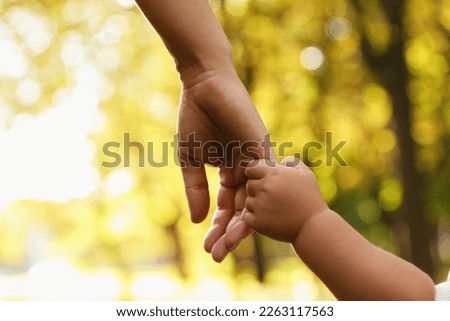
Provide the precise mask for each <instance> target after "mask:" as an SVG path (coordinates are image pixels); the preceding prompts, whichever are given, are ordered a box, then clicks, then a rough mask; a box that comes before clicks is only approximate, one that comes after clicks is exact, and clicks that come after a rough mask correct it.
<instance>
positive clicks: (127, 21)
mask: <svg viewBox="0 0 450 321" xmlns="http://www.w3.org/2000/svg"><path fill="white" fill-rule="evenodd" d="M394 2H395V3H399V4H402V5H403V7H402V11H401V18H402V19H401V24H398V23H397V24H396V23H392V19H391V20H390V12H387V11H386V6H385V5H383V4H384V1H380V0H373V1H345V0H338V1H312V0H278V1H275V0H270V1H269V0H228V1H225V0H214V1H212V2H211V3H212V6H213V8H214V10H215V12H216V14H217V16H218V18H219V19H220V21H221V23H222V25H223V27H224V29H225V31H226V33H227V35H228V37H229V39H230V42H231V44H232V47H233V52H234V56H235V61H236V67H237V69H238V72H239V75H240V77H241V79H242V80H243V82H244V84H245V85H246V86H247V88H248V90H249V92H250V94H251V96H252V98H253V100H254V102H255V105H256V106H257V108H258V110H259V112H260V113H261V116H262V118H263V120H264V122H265V123H266V125H267V128H268V129H269V131H270V132H271V135H272V140H273V141H276V142H283V141H292V142H293V144H294V147H293V148H291V149H288V150H287V152H288V153H287V154H289V155H292V154H294V153H296V152H299V151H300V150H301V147H302V146H303V145H304V144H306V143H307V142H310V141H319V142H323V141H324V140H325V133H326V132H332V133H333V140H334V141H340V140H343V141H347V143H346V145H345V147H344V148H343V149H342V150H341V156H342V157H343V158H344V159H345V161H346V162H347V163H348V166H347V167H341V166H339V165H338V164H336V163H333V166H325V165H322V166H319V167H317V168H315V169H314V171H315V174H316V175H317V177H318V180H319V183H320V186H321V189H322V192H323V195H324V197H325V199H326V201H327V202H328V203H329V204H330V206H331V207H332V208H333V209H335V210H336V211H338V212H339V213H340V214H341V215H342V216H343V217H344V218H345V219H346V220H347V221H348V222H349V223H350V224H351V225H352V226H354V227H355V228H356V229H357V230H358V231H360V232H361V233H362V234H363V235H364V236H365V237H367V238H368V239H369V240H370V241H372V242H373V243H375V244H377V245H378V246H380V247H382V248H385V249H387V250H389V251H391V252H393V253H396V254H398V255H401V256H403V257H405V258H406V259H409V260H412V255H411V251H412V248H411V247H412V246H411V241H410V240H411V239H412V238H414V237H415V236H414V235H411V230H410V228H409V225H408V222H406V221H405V217H404V216H402V215H401V208H402V206H403V205H404V204H403V203H404V202H405V199H407V198H405V195H404V192H405V190H407V189H405V186H404V182H405V180H404V179H403V178H402V177H403V176H402V175H404V174H405V172H404V171H403V167H402V165H401V164H402V163H401V162H400V161H399V159H400V154H401V151H402V150H401V149H400V148H399V144H401V139H400V138H399V130H398V128H399V126H398V124H399V122H404V123H405V124H406V125H407V127H406V128H407V129H409V133H408V134H409V137H410V138H411V143H412V147H413V157H412V158H411V159H409V160H408V161H409V162H410V163H411V164H412V165H413V168H414V171H415V174H417V177H418V180H417V181H416V183H417V182H420V187H421V192H420V193H421V202H422V203H421V204H422V205H423V208H424V218H423V219H424V220H425V222H426V224H427V226H428V227H429V228H428V229H427V233H428V234H427V238H426V241H427V242H428V243H427V244H426V245H425V246H426V247H427V248H428V249H429V255H430V258H431V259H432V262H433V265H434V272H433V274H434V275H433V277H434V279H435V280H436V282H438V281H441V280H442V279H443V278H444V275H446V274H447V271H448V269H449V268H450V198H449V194H448V193H449V190H450V162H449V141H450V108H449V107H450V100H449V98H450V97H449V93H450V77H449V63H450V61H449V58H450V54H449V52H450V51H449V50H450V49H449V44H450V43H449V37H448V36H449V33H450V1H448V0H439V1H426V0H408V1H394ZM0 10H1V12H2V16H1V17H0V60H1V61H0V83H1V86H0V93H1V96H0V115H1V117H0V148H1V154H0V155H1V156H0V158H3V159H8V154H9V157H12V156H11V155H25V156H24V157H25V160H23V159H22V160H20V161H19V160H17V159H12V161H11V160H10V162H9V163H8V162H6V163H5V162H3V163H2V162H0V165H1V166H3V169H2V170H1V171H0V172H1V173H2V175H3V174H4V173H8V172H13V173H14V175H13V174H11V175H10V176H5V177H6V178H5V179H3V183H1V184H0V187H1V189H2V191H1V193H2V194H4V197H3V199H1V198H0V199H1V200H2V202H0V205H1V206H0V235H1V240H0V273H1V275H0V283H1V282H3V283H1V284H9V283H11V284H16V283H14V282H15V281H14V280H15V278H17V277H18V279H20V278H21V277H23V278H24V280H25V281H24V282H25V283H26V282H32V280H34V279H33V275H38V276H39V277H41V276H42V277H43V280H47V279H45V275H47V274H45V272H39V271H41V270H45V266H44V267H42V264H41V265H39V264H40V263H39V262H41V263H42V262H47V263H48V262H50V263H51V262H53V263H55V262H56V263H55V264H54V265H53V268H55V271H60V270H61V271H66V272H67V271H69V272H67V273H68V274H67V275H68V276H71V275H75V274H74V273H75V272H74V271H75V270H76V271H78V272H77V273H82V274H83V275H85V276H86V275H90V276H97V279H96V280H105V281H104V282H105V283H98V284H110V285H111V284H116V283H117V289H118V290H111V291H109V293H115V294H114V295H113V297H112V298H120V299H136V298H156V299H158V298H162V299H164V298H171V299H177V298H185V299H189V298H194V299H195V298H200V299H206V298H219V299H220V298H233V299H270V300H273V299H293V298H294V299H331V298H332V296H331V295H330V294H329V293H328V291H327V290H326V289H325V288H324V287H323V286H322V285H321V284H320V282H319V281H318V280H317V279H316V278H315V277H314V276H313V275H312V274H311V272H309V271H308V270H307V268H306V267H305V266H304V265H303V264H302V262H300V261H299V260H298V259H297V258H296V257H295V255H294V254H293V252H292V251H291V249H290V248H289V246H288V245H286V244H280V243H277V242H274V241H271V240H268V239H264V238H260V237H253V238H248V239H247V240H245V241H244V242H243V243H242V244H241V245H240V247H238V248H237V249H236V251H235V253H234V254H233V255H232V256H230V257H229V258H227V259H226V261H225V262H224V263H222V264H220V265H218V264H216V263H214V262H213V261H212V259H211V258H210V256H209V255H208V254H206V253H204V251H203V248H202V238H203V235H204V233H205V232H206V230H207V228H208V224H209V221H208V220H207V222H204V223H202V224H199V225H194V224H192V223H191V222H190V221H189V215H188V210H187V206H186V201H185V199H184V190H183V184H182V179H181V174H180V170H179V168H178V167H177V166H176V164H175V163H174V162H173V161H172V160H173V158H174V155H173V149H172V148H169V153H170V157H169V165H168V166H166V167H162V168H154V167H150V166H145V167H144V168H140V167H139V166H138V158H137V155H132V159H131V166H130V167H129V168H123V167H120V168H107V167H103V166H101V164H102V162H103V161H105V160H106V158H105V155H104V154H103V150H102V147H103V145H104V144H105V143H107V142H110V141H117V142H123V135H124V133H130V137H131V139H132V140H133V141H136V142H141V143H142V144H146V142H153V143H154V147H155V154H156V155H160V154H161V153H162V150H161V149H162V146H163V142H172V141H173V137H174V135H175V134H176V113H177V104H178V97H179V92H180V83H179V81H178V75H177V73H176V71H175V68H174V64H173V62H172V59H171V57H170V55H169V54H168V53H167V51H166V49H165V48H164V46H163V44H162V42H161V40H160V39H159V37H158V35H157V34H156V32H155V31H154V30H153V29H152V27H151V26H150V25H149V24H148V22H147V21H146V20H145V18H144V17H143V15H142V14H141V13H140V12H139V10H138V9H137V8H136V6H135V5H134V3H133V1H128V0H117V1H113V0H90V1H76V0H71V1H48V0H46V1H44V0H42V1H28V2H23V1H18V0H16V1H15V0H6V1H0ZM400 38H401V41H402V44H403V46H402V55H401V57H400V58H401V59H402V60H399V62H401V63H404V68H406V71H407V77H406V81H405V84H404V85H405V86H404V87H403V88H401V87H400V90H401V91H405V92H406V93H407V97H408V103H407V108H408V112H409V115H410V118H409V119H402V118H401V117H400V118H395V117H394V116H395V115H396V114H395V108H396V105H395V99H393V97H392V92H393V90H392V88H391V87H389V84H388V83H387V82H385V81H383V79H382V78H380V77H378V75H380V73H377V69H376V67H377V66H376V65H374V62H373V61H375V60H376V58H379V57H384V55H385V54H386V53H387V52H389V50H390V49H391V48H393V47H394V44H395V43H396V42H398V41H399V39H400ZM370 57H372V58H373V59H372V60H373V61H371V60H370V59H369V58H370ZM383 63H385V64H386V65H388V66H390V67H392V69H391V70H390V71H391V72H392V73H396V72H401V70H402V65H401V64H396V63H393V62H392V61H384V62H383ZM378 67H379V66H378ZM399 85H400V86H401V85H402V84H399ZM77 95H87V96H86V97H87V98H86V99H84V100H83V99H81V100H77V98H76V96H77ZM89 95H90V96H89ZM70 101H72V105H70V104H69V105H70V106H69V107H67V108H66V109H58V108H60V107H58V106H61V105H64V104H66V103H67V102H70ZM89 106H91V107H89ZM84 107H85V108H84ZM61 108H62V107H61ZM89 108H90V109H89ZM52 110H53V111H56V110H59V111H60V113H59V114H58V113H57V114H56V116H55V117H56V118H55V121H56V123H59V124H60V125H59V126H54V127H51V130H49V131H48V136H45V135H44V136H43V137H40V136H37V137H36V136H34V135H35V134H36V133H39V132H40V129H39V128H41V127H39V126H38V125H36V126H37V127H36V128H34V127H32V126H33V124H34V123H33V122H35V123H36V124H38V123H39V119H44V118H45V117H50V116H49V115H51V114H50V113H51V112H52ZM64 110H66V111H67V113H68V115H69V116H67V113H66V116H64V113H65V112H64ZM84 110H86V113H84V114H83V113H82V111H84ZM61 111H62V113H61ZM71 113H73V115H74V116H73V118H72V116H71V115H72V114H71ZM80 113H81V114H80ZM75 116H76V117H80V118H76V117H75ZM58 117H59V118H58ZM24 119H25V120H26V121H27V122H25V123H20V121H22V122H23V121H24ZM20 124H22V125H23V126H31V127H29V128H28V129H27V127H25V129H23V131H22V133H24V134H23V135H25V139H24V140H21V139H18V138H17V137H18V136H13V135H12V133H13V132H19V129H20ZM24 124H25V125H24ZM44 124H45V122H44ZM52 124H55V123H52ZM83 124H84V125H83ZM77 126H81V127H77ZM83 126H84V127H83ZM30 128H31V129H30ZM33 128H34V129H33ZM42 128H46V126H45V125H43V127H42ZM80 128H81V129H80ZM33 130H34V131H33ZM80 132H83V133H85V134H86V135H84V136H83V135H82V134H81V135H79V136H77V133H80ZM62 133H65V134H62ZM67 133H69V134H70V135H69V136H70V137H75V138H73V139H74V142H82V144H83V145H82V146H84V147H80V148H78V147H77V146H78V145H76V144H75V145H70V143H71V141H70V140H69V141H67V140H64V137H67ZM72 134H73V135H72ZM8 135H9V136H8ZM23 135H22V136H23ZM10 136H11V137H13V138H11V137H10ZM8 137H9V138H8ZM14 137H16V138H14ZM46 137H47V138H48V141H47V143H48V142H51V145H50V146H48V144H47V145H46V141H45V140H43V139H45V138H46ZM8 139H10V141H9V143H8ZM14 139H16V140H14ZM66 145H68V146H66ZM11 146H12V147H11ZM86 146H87V147H86ZM169 146H170V145H169ZM31 147H32V148H31ZM8 148H9V149H8ZM11 148H16V149H20V150H21V151H22V152H23V153H24V154H20V153H19V154H16V153H11ZM27 150H29V151H30V152H29V153H26V151H27ZM24 151H25V152H24ZM133 152H134V153H137V149H133ZM77 153H80V154H83V153H84V154H83V155H85V160H86V159H87V163H89V164H90V167H89V166H88V167H89V168H90V169H89V168H87V169H84V170H80V172H79V174H74V175H72V176H68V178H67V177H66V175H69V174H70V172H71V171H72V170H73V168H72V167H70V166H69V165H70V164H71V161H70V160H71V159H73V158H74V157H78V156H79V155H78V156H77V155H75V154H77ZM51 155H59V157H60V158H58V160H59V163H58V164H59V165H58V166H62V168H60V169H58V170H57V169H55V168H54V167H52V166H53V165H52V166H49V165H48V164H49V162H50V164H51V161H49V160H48V159H47V158H46V157H51ZM311 156H312V157H321V156H323V155H321V154H320V152H318V153H317V154H315V155H311ZM17 157H18V156H17ZM80 157H81V156H80ZM155 158H156V161H158V160H160V159H158V157H155ZM80 159H82V158H80ZM37 160H41V161H42V162H43V163H39V162H38V161H37ZM77 162H78V161H77ZM80 162H81V161H80ZM22 164H24V165H22ZM27 167H28V168H29V170H26V168H27ZM89 170H92V171H91V172H89ZM40 171H42V173H44V174H45V176H36V177H32V176H30V175H31V174H30V173H33V172H38V173H39V172H40ZM89 173H90V174H89ZM5 175H6V174H5ZM52 175H54V176H58V177H59V178H60V179H59V180H55V179H53V178H51V177H50V176H52ZM208 175H209V179H210V189H211V194H212V195H214V194H215V192H216V188H217V183H218V182H217V177H216V172H215V170H214V169H209V170H208ZM0 179H1V178H0ZM32 180H35V182H32ZM89 180H92V184H91V185H89V186H87V187H84V188H81V189H80V191H79V192H76V191H73V186H75V185H76V184H84V183H86V181H89ZM16 185H17V186H16ZM50 185H52V187H51V188H50ZM27 186H35V189H32V188H31V187H30V188H27ZM49 188H50V189H51V190H52V191H54V192H52V193H47V194H46V193H45V190H47V189H49ZM11 191H17V192H16V194H14V193H13V192H11ZM43 191H44V192H43ZM58 191H60V192H61V193H62V194H63V195H64V197H61V198H58V195H59V194H58ZM21 193H22V194H21ZM8 195H9V196H8ZM42 195H44V196H42ZM213 210H214V209H213V208H211V211H213ZM349 246H351V245H350V244H349ZM52 258H63V259H64V260H66V261H67V262H71V264H72V265H73V266H75V267H76V269H75V270H74V271H72V272H70V271H71V270H70V268H68V267H67V266H66V265H64V264H63V265H61V264H60V263H61V262H59V261H51V260H50V261H48V260H49V259H52ZM66 261H64V262H66ZM58 262H59V263H58ZM415 263H417V262H415ZM419 263H420V262H419ZM58 264H59V265H58ZM40 267H41V268H40ZM51 267H52V265H51V264H50V268H49V267H48V266H47V267H46V268H47V269H50V270H49V271H53V270H51ZM58 267H59V268H60V270H58ZM30 268H31V271H34V274H33V273H31V271H30V272H29V273H28V271H29V270H30ZM27 273H28V274H27ZM39 273H41V274H39ZM42 273H43V274H42ZM49 273H50V272H49ZM55 273H58V272H55ZM70 273H73V274H70ZM95 273H97V274H95ZM102 273H103V274H102ZM47 276H48V275H47ZM48 277H49V279H48V280H53V282H58V280H59V279H58V278H57V277H56V281H55V279H54V277H55V276H54V275H53V276H48ZM102 278H103V279H102ZM93 279H95V277H93ZM62 280H63V279H61V281H62ZM261 280H263V282H262V283H260V281H261ZM5 282H6V283H5ZM8 282H9V283H8ZM86 282H87V281H86ZM92 282H94V281H92ZM94 283H95V282H94ZM94 283H93V284H94ZM37 284H38V285H39V283H37ZM42 284H44V283H42ZM95 284H97V283H95ZM73 286H74V287H76V285H73ZM102 286H103V285H102ZM113 289H115V288H114V287H113ZM53 290H54V292H51V291H50V293H58V290H59V289H58V288H54V289H53ZM65 291H67V292H68V293H69V294H68V296H69V297H70V291H71V288H70V286H68V287H66V289H65ZM82 291H85V292H82V294H81V295H80V297H87V298H90V296H89V293H88V291H89V290H86V289H85V290H82ZM2 293H3V292H1V290H0V294H1V295H2V297H3V298H29V297H31V298H33V297H40V294H39V293H40V292H39V291H37V294H36V295H35V296H33V295H30V294H29V292H26V291H25V292H23V291H22V292H21V290H17V289H15V290H14V289H13V290H11V291H7V292H5V293H3V294H2ZM24 293H25V294H24ZM27 293H28V294H27ZM55 296H56V297H60V294H55ZM44 297H45V296H44ZM50 297H51V295H50ZM98 298H109V297H108V295H104V294H101V293H100V294H99V295H98Z"/></svg>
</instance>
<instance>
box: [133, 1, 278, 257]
mask: <svg viewBox="0 0 450 321" xmlns="http://www.w3.org/2000/svg"><path fill="white" fill-rule="evenodd" d="M136 2H137V4H138V6H139V7H140V9H141V10H142V12H143V13H144V15H145V16H146V17H147V19H148V20H149V21H150V23H151V24H152V26H153V27H154V28H155V30H156V31H157V32H158V33H159V35H160V36H161V38H162V39H163V41H164V44H165V45H166V47H167V49H168V50H169V52H170V53H171V55H172V57H173V58H174V61H175V64H176V67H177V70H178V72H179V74H180V78H181V82H182V85H183V91H182V93H181V100H180V109H179V114H178V133H179V139H180V141H182V140H184V141H186V140H187V137H188V135H190V134H192V133H195V138H196V141H198V142H200V143H201V144H204V143H206V142H208V141H216V142H219V143H220V144H221V145H222V146H226V145H227V144H228V143H230V142H232V141H236V140H237V141H240V142H245V141H253V142H262V141H263V140H264V136H265V135H266V134H267V130H266V128H265V127H264V124H263V122H262V120H261V118H260V116H259V114H258V112H257V111H256V109H255V106H254V105H253V103H252V101H251V99H250V97H249V95H248V93H247V90H246V89H245V87H244V86H243V84H242V82H241V81H240V80H239V78H238V76H237V75H236V72H235V67H234V62H233V59H232V55H231V47H230V44H229V41H228V39H227V37H226V35H225V33H224V32H223V30H222V28H221V26H220V24H219V22H218V21H217V19H216V17H215V15H214V13H213V11H212V10H211V7H210V5H209V2H208V0H189V1H179V0H164V1H161V0H137V1H136ZM256 152H257V154H258V157H261V158H263V157H271V156H270V155H265V154H264V150H263V149H259V150H257V151H256ZM225 156H226V158H227V159H228V160H230V161H231V164H232V166H230V168H226V167H225V166H221V165H220V164H218V163H215V162H212V161H210V160H209V159H207V158H205V156H204V155H202V154H201V153H200V152H198V150H197V151H196V150H194V149H193V148H180V149H179V159H180V162H181V163H182V164H184V165H185V166H182V174H183V179H184V184H185V190H186V196H187V200H188V204H189V210H190V213H191V219H192V221H193V222H195V223H199V222H202V221H203V220H204V219H205V218H206V216H207V215H208V211H209V207H210V197H209V190H208V181H207V177H206V174H205V169H204V165H205V164H210V165H213V166H216V167H218V168H219V177H220V186H219V191H218V195H217V209H216V211H215V213H214V216H213V219H212V224H211V227H210V229H209V231H208V232H207V234H206V236H205V240H204V247H205V250H206V251H207V252H211V254H212V257H213V259H214V260H216V261H217V262H221V261H222V260H223V259H224V258H225V257H226V256H227V254H228V253H229V252H230V251H231V250H232V249H233V248H235V247H236V246H237V245H238V244H239V242H240V241H241V240H242V239H244V238H245V237H246V236H248V235H249V233H250V229H249V228H248V227H247V226H246V225H245V224H242V223H240V224H236V223H239V222H242V217H243V214H245V209H244V201H245V182H246V177H245V175H244V168H243V167H241V166H239V164H240V161H241V160H243V159H245V158H246V155H245V153H243V152H241V151H239V150H232V151H228V152H227V153H226V155H225ZM247 156H248V155H247ZM227 231H228V232H227Z"/></svg>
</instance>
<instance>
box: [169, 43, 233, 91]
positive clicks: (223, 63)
mask: <svg viewBox="0 0 450 321" xmlns="http://www.w3.org/2000/svg"><path fill="white" fill-rule="evenodd" d="M175 64H176V68H177V71H178V73H179V75H180V79H181V81H182V83H183V87H184V88H190V87H193V86H194V85H196V84H197V83H200V82H202V81H204V80H206V79H208V78H210V77H212V76H214V75H216V74H233V75H235V74H236V71H235V67H234V62H233V56H232V52H231V46H230V44H229V42H228V41H223V42H222V43H220V44H217V45H216V46H215V47H214V48H213V50H209V51H204V52H198V53H194V54H191V55H188V56H182V57H175Z"/></svg>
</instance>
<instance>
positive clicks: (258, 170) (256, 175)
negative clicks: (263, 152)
mask: <svg viewBox="0 0 450 321" xmlns="http://www.w3.org/2000/svg"><path fill="white" fill-rule="evenodd" d="M275 166H276V163H275V162H273V161H271V160H268V159H257V160H254V161H252V162H250V163H248V165H247V167H246V168H245V175H246V176H247V177H248V178H253V179H260V178H263V177H265V176H266V175H267V174H268V173H269V171H270V169H271V168H274V167H275Z"/></svg>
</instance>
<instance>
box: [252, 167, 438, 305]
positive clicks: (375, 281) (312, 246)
mask: <svg viewBox="0 0 450 321" xmlns="http://www.w3.org/2000/svg"><path fill="white" fill-rule="evenodd" d="M246 174H247V176H248V178H249V180H248V183H247V194H248V197H247V200H246V207H247V210H248V213H247V214H246V215H245V217H244V220H245V222H246V223H247V224H248V225H249V226H250V227H251V228H253V229H254V230H256V231H257V232H259V233H261V234H263V235H266V236H269V237H271V238H273V239H276V240H280V241H285V242H290V243H291V244H292V246H293V247H294V250H295V252H296V253H297V254H298V256H299V257H300V258H301V259H302V260H303V262H304V263H305V264H306V265H307V266H308V267H309V268H310V269H311V270H312V271H313V272H314V273H315V274H316V275H317V276H318V277H319V278H320V279H321V280H322V281H323V282H324V284H325V285H326V286H327V287H328V288H329V289H330V291H331V292H333V294H334V295H335V296H336V298H337V299H339V300H434V283H433V281H432V280H431V279H430V278H429V277H428V276H427V275H426V274H425V273H424V272H422V271H421V270H420V269H418V268H417V267H415V266H414V265H412V264H410V263H408V262H406V261H404V260H403V259H401V258H399V257H397V256H395V255H393V254H391V253H389V252H386V251H384V250H382V249H380V248H378V247H376V246H374V245H373V244H371V243H370V242H369V241H367V240H366V239H365V238H364V237H362V236H361V235H360V234H359V233H358V232H357V231H356V230H354V229H353V228H352V227H351V226H350V225H349V224H348V223H347V222H346V221H345V220H344V219H342V217H340V216H339V215H338V214H337V213H335V212H333V211H332V210H330V209H329V208H328V206H327V205H326V204H325V202H324V200H323V198H322V196H321V194H320V190H319V187H318V184H317V180H316V179H315V177H314V174H313V173H312V172H311V171H310V170H309V168H307V167H306V165H304V164H303V163H301V162H300V161H298V160H297V164H296V165H295V167H285V166H283V165H280V164H273V163H269V162H268V161H265V160H260V161H255V162H253V163H251V164H250V165H249V167H248V168H247V170H246Z"/></svg>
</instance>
